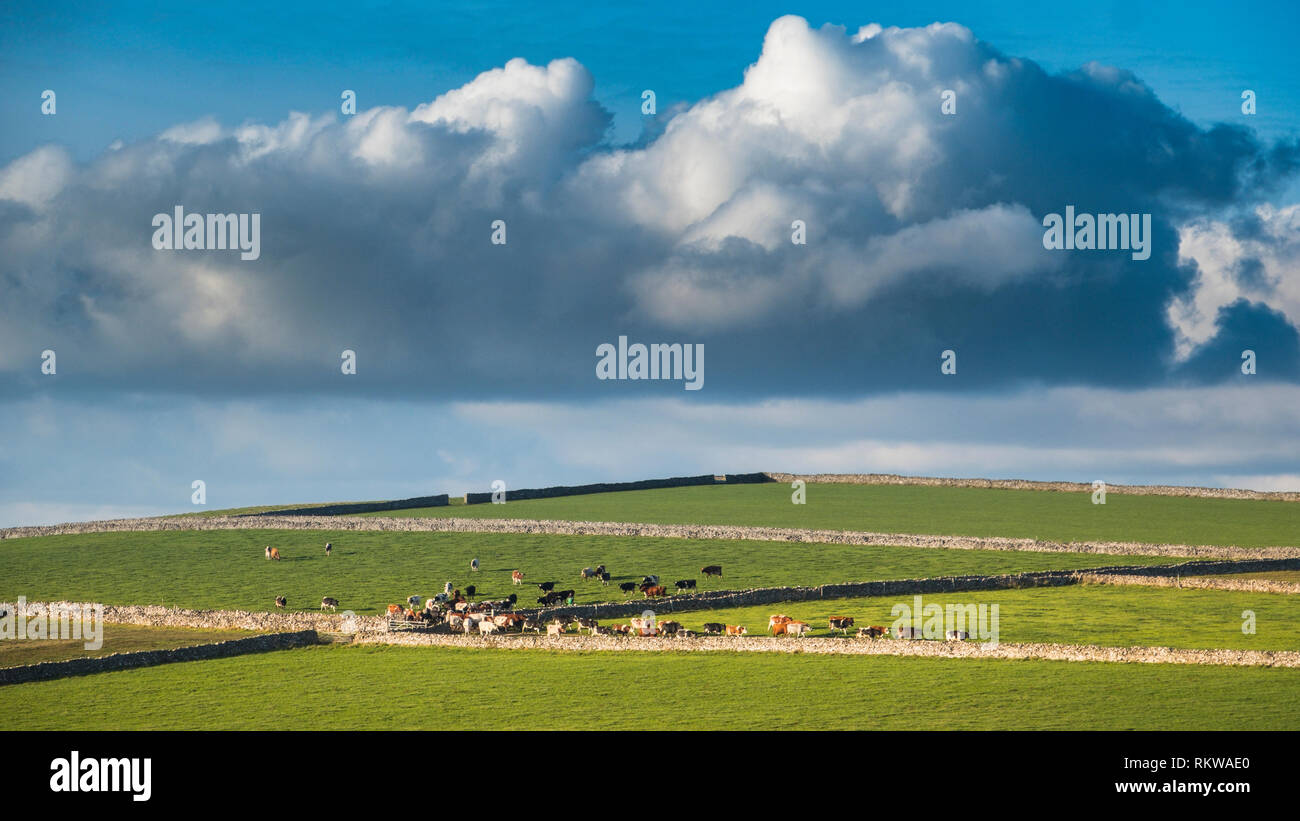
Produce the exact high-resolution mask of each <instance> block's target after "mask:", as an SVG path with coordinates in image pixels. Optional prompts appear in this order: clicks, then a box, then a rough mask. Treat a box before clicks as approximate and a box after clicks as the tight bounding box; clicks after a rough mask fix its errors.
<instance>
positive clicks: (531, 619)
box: [519, 616, 542, 633]
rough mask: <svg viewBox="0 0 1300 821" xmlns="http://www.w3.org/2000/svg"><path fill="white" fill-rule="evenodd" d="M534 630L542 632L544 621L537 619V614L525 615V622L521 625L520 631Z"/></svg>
mask: <svg viewBox="0 0 1300 821" xmlns="http://www.w3.org/2000/svg"><path fill="white" fill-rule="evenodd" d="M525 630H532V631H533V632H534V633H540V632H542V623H541V622H540V621H538V620H537V617H536V616H524V620H523V622H522V623H521V624H520V626H519V632H521V633H522V632H524V631H525Z"/></svg>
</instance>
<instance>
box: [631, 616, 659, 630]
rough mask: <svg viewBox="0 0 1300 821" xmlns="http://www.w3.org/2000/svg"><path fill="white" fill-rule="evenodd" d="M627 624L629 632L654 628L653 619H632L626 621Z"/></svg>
mask: <svg viewBox="0 0 1300 821" xmlns="http://www.w3.org/2000/svg"><path fill="white" fill-rule="evenodd" d="M628 622H629V627H630V629H631V630H637V631H640V630H646V629H653V628H654V623H655V620H654V619H642V618H634V619H628Z"/></svg>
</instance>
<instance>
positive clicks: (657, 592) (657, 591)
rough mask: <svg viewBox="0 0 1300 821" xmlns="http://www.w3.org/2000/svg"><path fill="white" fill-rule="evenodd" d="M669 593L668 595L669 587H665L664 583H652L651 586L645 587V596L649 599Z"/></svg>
mask: <svg viewBox="0 0 1300 821" xmlns="http://www.w3.org/2000/svg"><path fill="white" fill-rule="evenodd" d="M667 595H668V588H666V587H664V586H663V585H662V584H656V585H651V586H650V587H647V588H646V589H645V597H646V598H647V599H653V598H658V597H659V596H667Z"/></svg>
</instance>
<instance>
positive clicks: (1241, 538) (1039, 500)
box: [360, 483, 1300, 547]
mask: <svg viewBox="0 0 1300 821" xmlns="http://www.w3.org/2000/svg"><path fill="white" fill-rule="evenodd" d="M790 493H791V491H790V487H789V485H786V484H782V483H772V484H763V485H730V486H728V485H714V486H702V487H681V488H663V489H657V490H637V491H622V492H618V493H593V494H588V495H585V496H564V497H560V498H556V499H537V500H523V501H516V502H506V503H505V504H503V505H494V504H481V505H452V506H448V507H433V508H419V509H414V510H393V511H384V512H381V513H366V514H360V515H364V516H458V517H478V518H515V519H567V520H573V521H605V522H646V523H654V524H715V525H720V524H729V525H757V526H765V527H803V528H815V529H825V530H866V531H874V532H880V533H933V534H943V535H959V536H1014V537H1027V538H1035V539H1046V540H1052V541H1136V542H1152V543H1164V544H1175V543H1176V544H1211V545H1238V546H1242V547H1269V546H1279V545H1300V504H1296V503H1294V502H1279V501H1255V500H1243V499H1208V498H1195V497H1180V496H1124V495H1121V494H1116V493H1111V494H1109V495H1108V496H1107V497H1106V504H1104V505H1094V504H1092V501H1091V494H1089V493H1062V492H1055V491H1042V490H1001V489H983V488H960V487H924V486H916V485H844V484H824V485H809V486H808V494H807V503H806V504H803V505H796V504H792V503H791V501H790Z"/></svg>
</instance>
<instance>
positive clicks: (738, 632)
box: [727, 624, 749, 636]
mask: <svg viewBox="0 0 1300 821" xmlns="http://www.w3.org/2000/svg"><path fill="white" fill-rule="evenodd" d="M727 635H728V636H747V635H749V630H747V629H746V628H745V625H743V624H728V625H727Z"/></svg>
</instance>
